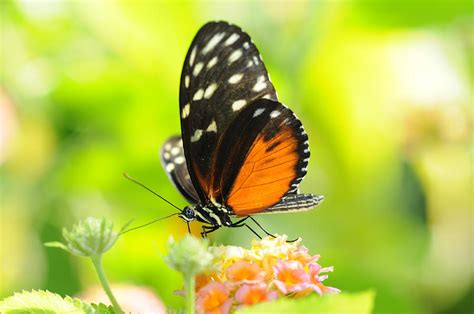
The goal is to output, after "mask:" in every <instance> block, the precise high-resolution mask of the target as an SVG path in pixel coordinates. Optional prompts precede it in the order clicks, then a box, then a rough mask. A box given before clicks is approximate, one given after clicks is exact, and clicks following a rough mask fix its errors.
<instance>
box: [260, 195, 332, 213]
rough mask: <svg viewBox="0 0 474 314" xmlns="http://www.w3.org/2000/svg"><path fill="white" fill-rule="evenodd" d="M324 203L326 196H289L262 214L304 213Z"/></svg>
mask: <svg viewBox="0 0 474 314" xmlns="http://www.w3.org/2000/svg"><path fill="white" fill-rule="evenodd" d="M323 201H324V196H322V195H315V194H288V195H287V196H285V197H284V198H282V200H281V201H280V202H279V203H277V204H275V205H273V206H272V207H269V208H267V209H265V210H264V211H262V212H259V213H258V215H260V214H276V213H293V212H304V211H308V210H310V209H313V208H314V207H316V206H318V205H319V204H321V203H322V202H323Z"/></svg>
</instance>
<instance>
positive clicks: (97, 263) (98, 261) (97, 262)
mask: <svg viewBox="0 0 474 314" xmlns="http://www.w3.org/2000/svg"><path fill="white" fill-rule="evenodd" d="M91 259H92V263H93V264H94V268H95V271H96V272H97V276H98V277H99V281H100V284H101V285H102V288H103V289H104V291H105V293H106V294H107V296H108V297H109V300H110V302H111V303H112V306H113V307H114V311H115V312H116V313H124V312H123V311H122V309H121V308H120V305H119V304H118V302H117V299H115V297H114V295H113V293H112V290H111V289H110V286H109V282H108V280H107V277H106V276H105V272H104V268H103V267H102V255H97V256H91Z"/></svg>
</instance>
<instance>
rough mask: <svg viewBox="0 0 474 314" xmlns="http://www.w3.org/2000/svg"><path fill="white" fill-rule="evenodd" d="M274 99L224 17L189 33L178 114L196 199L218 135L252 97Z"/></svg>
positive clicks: (259, 65) (246, 44) (255, 54)
mask: <svg viewBox="0 0 474 314" xmlns="http://www.w3.org/2000/svg"><path fill="white" fill-rule="evenodd" d="M261 98H266V99H271V100H275V101H276V100H277V94H276V92H275V89H274V87H273V84H272V83H271V81H270V78H269V76H268V72H267V70H266V68H265V65H264V64H263V61H262V58H261V56H260V53H259V51H258V50H257V48H256V47H255V45H254V44H253V42H252V40H251V39H250V37H249V35H248V34H246V33H245V32H244V31H242V29H240V28H239V27H237V26H235V25H231V24H228V23H227V22H210V23H207V24H206V25H204V26H203V27H202V28H201V29H200V30H199V31H198V33H197V35H196V36H195V38H194V40H193V42H192V43H191V46H190V48H189V51H188V53H187V56H186V58H185V62H184V65H183V70H182V74H181V83H180V94H179V102H180V118H181V133H182V139H183V144H184V152H185V156H186V160H187V161H188V162H187V163H188V165H187V166H188V169H189V172H190V176H191V180H192V181H193V183H194V186H195V188H196V190H197V193H198V195H199V198H200V200H201V201H202V202H205V201H206V200H207V192H208V191H205V190H204V187H203V186H202V185H203V184H204V183H206V182H209V181H210V177H209V176H210V174H211V172H212V171H211V166H212V160H213V159H214V158H215V153H216V148H217V145H218V143H219V142H220V141H221V140H222V134H224V132H225V130H226V129H227V128H228V126H229V125H230V124H231V122H232V121H233V120H234V119H235V117H236V116H237V115H238V114H239V112H240V111H242V110H243V109H244V108H245V107H246V106H248V105H249V104H251V103H253V102H254V101H255V100H257V99H261Z"/></svg>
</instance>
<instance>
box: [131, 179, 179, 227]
mask: <svg viewBox="0 0 474 314" xmlns="http://www.w3.org/2000/svg"><path fill="white" fill-rule="evenodd" d="M123 175H124V176H125V178H127V179H128V180H130V181H132V182H133V183H135V184H138V185H139V186H141V187H142V188H144V189H145V190H148V191H150V192H151V193H153V194H155V195H156V196H158V197H159V198H161V199H162V200H163V201H165V202H166V203H168V204H170V205H171V206H173V207H174V208H176V209H177V210H178V211H179V212H181V209H180V208H179V207H178V206H176V205H174V204H173V203H171V202H170V201H168V200H167V199H166V198H164V197H163V196H161V195H160V194H158V193H156V192H155V191H153V190H152V189H150V188H149V187H147V186H146V185H144V184H143V183H141V182H138V181H137V180H136V179H134V178H132V177H131V176H129V175H128V173H124V174H123ZM165 218H167V217H165Z"/></svg>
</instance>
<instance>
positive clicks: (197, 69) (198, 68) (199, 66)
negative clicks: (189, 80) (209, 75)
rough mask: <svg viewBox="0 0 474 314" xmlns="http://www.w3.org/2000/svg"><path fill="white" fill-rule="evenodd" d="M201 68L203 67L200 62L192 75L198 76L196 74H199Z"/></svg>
mask: <svg viewBox="0 0 474 314" xmlns="http://www.w3.org/2000/svg"><path fill="white" fill-rule="evenodd" d="M203 66H204V64H203V63H202V62H199V63H197V64H196V66H195V67H194V69H193V75H194V76H198V74H199V72H201V70H202V68H203Z"/></svg>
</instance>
